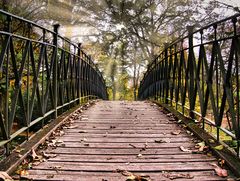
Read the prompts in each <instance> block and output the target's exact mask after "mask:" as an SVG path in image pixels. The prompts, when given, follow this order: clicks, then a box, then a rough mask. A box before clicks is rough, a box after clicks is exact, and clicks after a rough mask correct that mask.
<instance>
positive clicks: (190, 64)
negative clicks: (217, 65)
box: [187, 26, 195, 119]
mask: <svg viewBox="0 0 240 181" xmlns="http://www.w3.org/2000/svg"><path fill="white" fill-rule="evenodd" d="M193 28H194V27H193V26H187V31H188V46H189V55H188V70H189V79H190V80H189V95H188V96H189V103H190V110H189V116H190V118H192V119H194V113H193V111H194V107H195V98H194V97H195V96H194V77H195V76H194V51H193Z"/></svg>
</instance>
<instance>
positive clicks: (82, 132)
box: [78, 130, 87, 133]
mask: <svg viewBox="0 0 240 181" xmlns="http://www.w3.org/2000/svg"><path fill="white" fill-rule="evenodd" d="M78 133H87V131H85V130H83V131H78Z"/></svg>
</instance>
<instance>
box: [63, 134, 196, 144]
mask: <svg viewBox="0 0 240 181" xmlns="http://www.w3.org/2000/svg"><path fill="white" fill-rule="evenodd" d="M83 138H84V137H76V136H75V137H74V136H64V137H61V140H62V141H64V142H82V141H81V140H83ZM159 139H160V138H157V140H159ZM155 140H156V139H155V138H151V137H150V138H146V137H145V138H138V139H136V138H116V139H109V138H108V137H101V138H99V137H95V138H92V137H88V138H87V140H86V141H85V142H86V143H146V142H147V143H154V142H155ZM161 140H163V141H166V142H168V143H185V142H188V141H189V137H178V138H176V137H173V138H166V137H162V138H161ZM190 141H192V140H190Z"/></svg>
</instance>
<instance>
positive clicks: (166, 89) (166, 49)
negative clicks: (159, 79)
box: [163, 43, 169, 104]
mask: <svg viewBox="0 0 240 181" xmlns="http://www.w3.org/2000/svg"><path fill="white" fill-rule="evenodd" d="M168 46H169V44H168V43H165V44H164V49H165V52H164V59H165V65H164V89H165V91H163V92H165V95H164V96H165V103H166V104H168V89H169V82H168V81H169V80H168Z"/></svg>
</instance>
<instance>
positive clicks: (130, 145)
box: [129, 144, 137, 148]
mask: <svg viewBox="0 0 240 181" xmlns="http://www.w3.org/2000/svg"><path fill="white" fill-rule="evenodd" d="M129 146H131V147H133V148H137V147H136V146H135V145H133V144H129Z"/></svg>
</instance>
